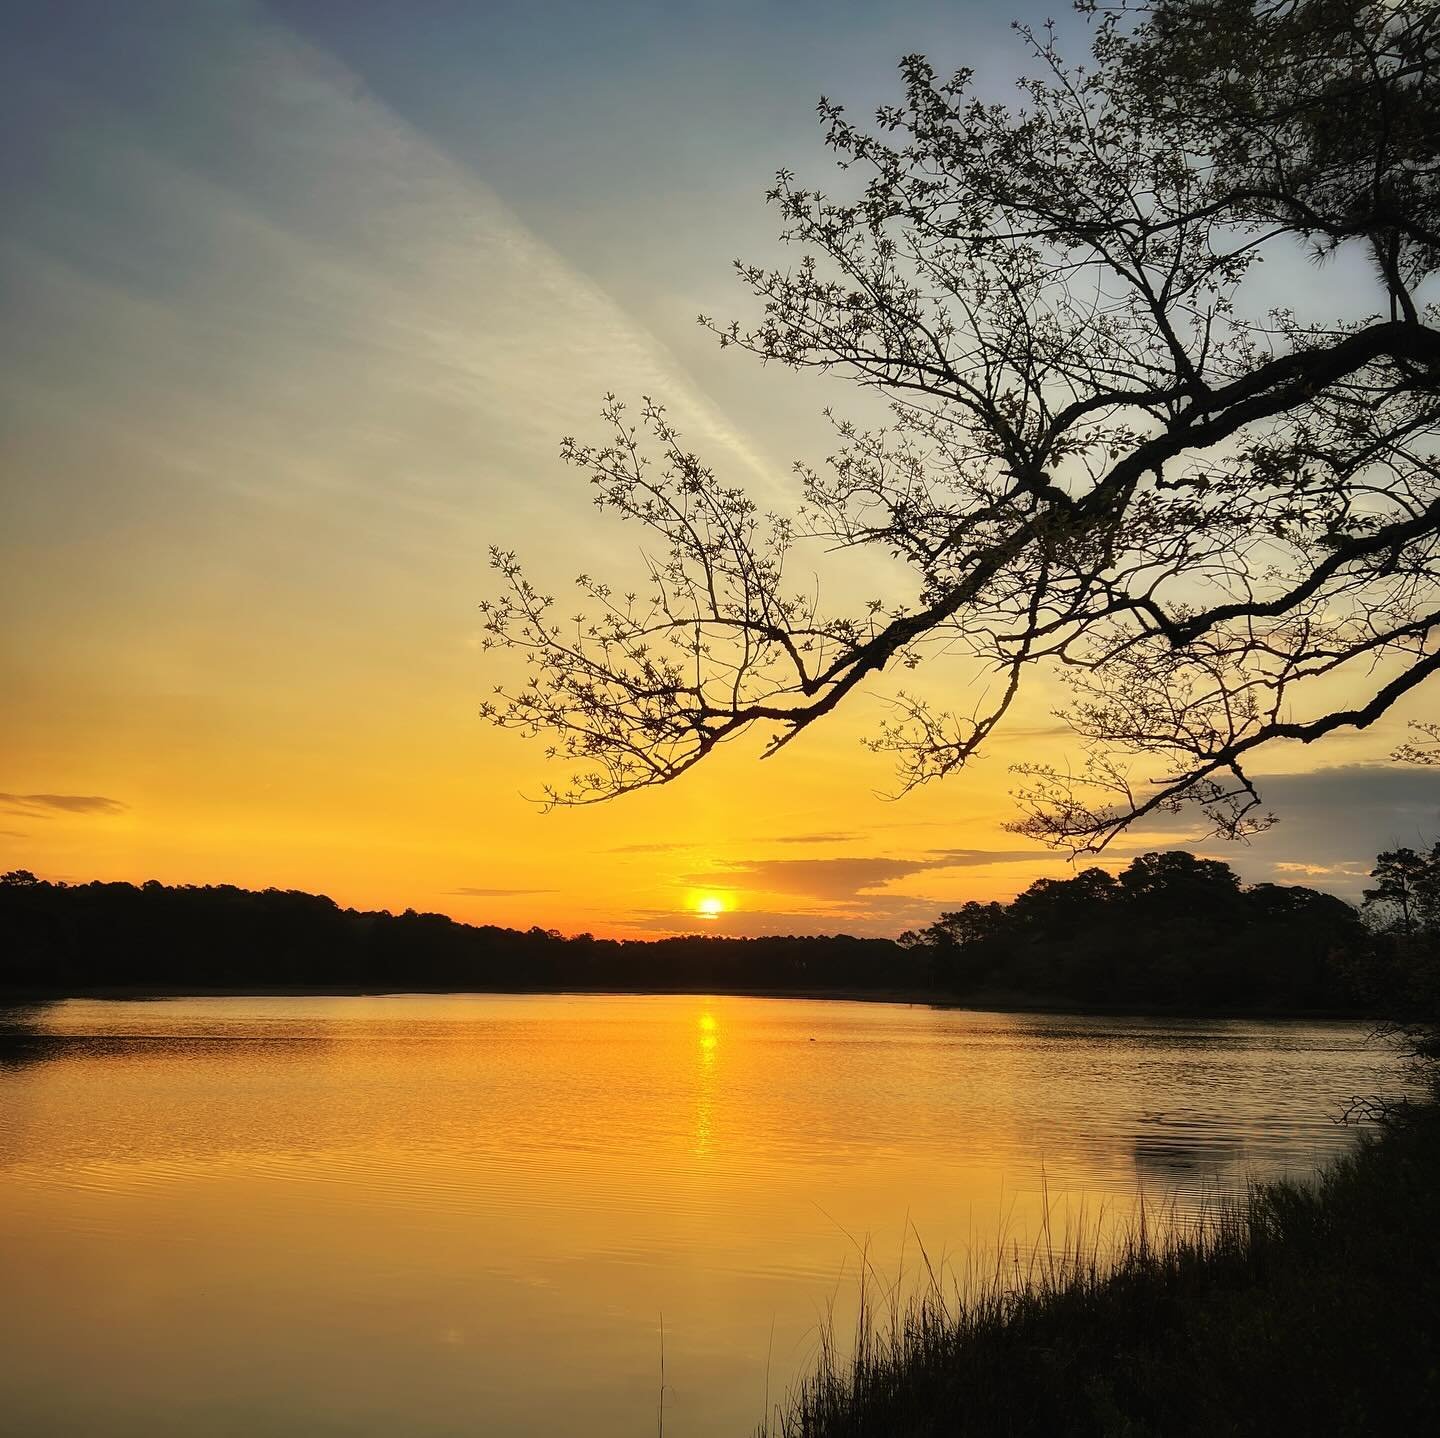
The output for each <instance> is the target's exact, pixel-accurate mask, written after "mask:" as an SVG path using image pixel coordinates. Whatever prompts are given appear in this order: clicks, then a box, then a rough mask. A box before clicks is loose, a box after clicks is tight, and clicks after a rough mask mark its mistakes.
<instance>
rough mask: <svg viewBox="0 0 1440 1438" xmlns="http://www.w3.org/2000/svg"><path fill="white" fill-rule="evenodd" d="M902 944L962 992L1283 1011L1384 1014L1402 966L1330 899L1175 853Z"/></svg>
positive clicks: (1050, 888) (1070, 882)
mask: <svg viewBox="0 0 1440 1438" xmlns="http://www.w3.org/2000/svg"><path fill="white" fill-rule="evenodd" d="M900 942H901V945H902V946H903V947H904V948H905V949H906V950H907V951H908V952H909V953H910V954H912V955H918V956H920V957H921V958H922V959H923V960H924V962H925V964H926V966H927V971H928V973H929V976H930V981H931V982H932V983H933V984H934V985H935V986H936V987H937V988H942V989H945V990H947V991H950V992H954V993H959V994H969V995H972V996H975V995H984V996H987V997H992V998H996V999H1001V998H1003V997H1005V996H1008V995H1015V996H1019V997H1030V996H1043V997H1046V998H1052V999H1056V1000H1059V1001H1069V1002H1083V1003H1086V1004H1096V1005H1107V1004H1113V1005H1124V1006H1146V1005H1154V1006H1160V1007H1167V1008H1193V1009H1238V1010H1245V1009H1261V1010H1272V1011H1282V1012H1283V1011H1285V1010H1306V1009H1310V1010H1314V1009H1325V1010H1335V1011H1347V1010H1355V1011H1360V1010H1364V1009H1369V1008H1372V1007H1376V1006H1388V1003H1389V999H1390V995H1391V994H1392V993H1393V991H1394V990H1395V988H1396V985H1397V982H1398V980H1397V974H1396V968H1397V964H1398V963H1400V962H1402V958H1403V956H1401V955H1400V954H1399V953H1398V951H1397V945H1396V944H1395V943H1394V942H1393V940H1392V939H1391V937H1390V936H1389V935H1388V934H1386V933H1385V932H1383V931H1382V930H1381V929H1379V928H1377V927H1376V926H1374V925H1369V924H1366V923H1365V922H1364V920H1363V919H1362V917H1361V915H1360V913H1359V912H1358V911H1357V910H1355V909H1354V908H1352V907H1351V906H1350V905H1349V904H1347V903H1345V901H1344V900H1343V899H1338V898H1336V897H1335V896H1334V895H1333V894H1325V893H1321V892H1319V891H1317V890H1315V889H1308V888H1303V887H1301V886H1299V885H1290V884H1252V885H1248V886H1247V885H1244V884H1242V883H1241V882H1240V878H1239V876H1238V875H1237V874H1236V873H1235V871H1234V870H1233V869H1231V868H1230V866H1229V865H1228V864H1224V863H1221V862H1220V861H1218V860H1215V859H1198V858H1196V857H1195V856H1194V855H1193V854H1187V853H1183V852H1169V853H1154V854H1142V855H1141V856H1140V857H1139V858H1137V859H1136V860H1134V862H1133V863H1131V865H1130V866H1129V867H1128V868H1127V869H1125V870H1124V872H1122V873H1120V874H1112V873H1109V872H1107V871H1106V870H1104V869H1098V868H1091V869H1085V870H1083V871H1082V872H1081V873H1079V874H1077V875H1076V876H1075V877H1074V878H1072V879H1039V880H1037V881H1036V882H1035V883H1033V884H1032V885H1031V886H1030V887H1029V888H1028V889H1026V890H1025V892H1024V893H1022V894H1020V895H1018V896H1017V897H1016V898H1015V899H1014V900H1013V901H1012V902H1011V903H1009V904H1001V903H988V904H985V903H975V902H972V903H968V904H965V905H963V906H962V907H961V908H959V909H957V910H955V911H953V912H951V913H947V914H942V915H941V917H940V918H939V920H938V921H937V922H936V923H934V924H932V925H930V927H928V928H926V929H922V930H919V931H916V932H912V933H908V934H904V935H902V936H901V939H900Z"/></svg>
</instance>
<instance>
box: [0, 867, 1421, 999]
mask: <svg viewBox="0 0 1440 1438" xmlns="http://www.w3.org/2000/svg"><path fill="white" fill-rule="evenodd" d="M1399 852H1400V854H1401V855H1402V856H1403V855H1409V852H1410V851H1408V850H1406V851H1399ZM1394 857H1395V856H1392V855H1382V856H1381V858H1380V860H1379V861H1378V863H1377V869H1376V876H1377V877H1378V878H1380V879H1381V883H1380V887H1379V888H1378V889H1377V890H1374V891H1371V895H1370V898H1371V904H1370V905H1369V906H1368V907H1369V908H1370V910H1371V912H1370V913H1369V918H1370V922H1368V923H1367V922H1366V920H1365V918H1363V917H1362V915H1361V913H1360V912H1359V911H1357V910H1356V909H1354V908H1352V907H1351V906H1350V905H1349V904H1347V903H1345V902H1344V901H1343V900H1341V899H1338V898H1336V897H1335V896H1334V895H1332V894H1325V893H1320V892H1318V891H1317V890H1314V889H1309V888H1303V887H1300V886H1296V885H1284V884H1254V885H1244V884H1242V883H1241V882H1240V879H1239V877H1238V876H1237V875H1236V874H1235V872H1234V871H1233V870H1232V869H1230V867H1229V866H1228V865H1226V864H1223V863H1220V862H1218V861H1217V860H1213V859H1199V858H1196V857H1195V856H1194V855H1192V854H1187V853H1182V852H1170V853H1154V854H1144V855H1142V856H1140V857H1139V858H1137V859H1136V860H1135V861H1134V862H1133V863H1131V864H1130V866H1129V867H1128V868H1127V869H1125V870H1124V871H1123V872H1122V873H1119V874H1111V873H1108V872H1107V871H1105V870H1103V869H1098V868H1092V869H1086V870H1084V871H1083V872H1081V873H1079V874H1077V875H1076V876H1075V877H1074V878H1071V879H1058V880H1057V879H1040V880H1038V881H1037V882H1035V883H1034V884H1032V885H1031V886H1030V887H1029V888H1028V889H1026V890H1025V892H1024V893H1022V894H1020V895H1019V896H1018V897H1017V898H1015V899H1014V900H1013V901H1012V902H1011V903H1008V904H1003V903H973V902H972V903H968V904H965V905H963V906H962V907H961V908H959V909H957V910H955V911H953V912H951V913H946V914H942V915H941V916H940V918H939V919H938V920H937V921H936V922H935V923H934V924H932V925H930V926H929V927H928V928H925V929H922V930H919V931H917V932H913V933H908V934H904V935H902V936H901V938H900V940H899V941H898V942H893V941H891V940H889V939H859V938H852V937H848V936H844V935H838V936H833V937H823V938H812V937H805V938H797V937H777V938H755V939H740V938H717V937H710V936H705V935H691V936H688V937H682V938H670V939H657V940H615V939H596V938H593V937H591V936H590V935H588V934H583V935H580V936H578V937H571V938H567V937H564V936H562V935H560V934H558V933H556V932H554V931H553V930H548V929H540V928H531V929H527V930H523V931H521V930H517V929H505V928H499V927H496V926H494V925H489V924H484V925H471V924H462V923H457V922H456V921H455V920H453V919H451V918H448V917H447V916H445V915H444V914H422V913H416V912H415V911H413V910H410V909H407V910H406V911H405V912H404V913H402V914H390V913H386V912H365V911H360V910H356V909H342V908H341V907H340V906H339V905H338V904H336V903H335V902H334V901H333V900H331V899H328V898H326V897H324V896H323V895H317V894H306V893H299V892H296V891H293V890H279V889H265V890H260V891H252V890H247V889H240V888H236V887H234V886H233V885H228V884H222V885H217V886H207V887H196V886H188V885H182V886H175V887H169V886H166V885H163V884H159V883H156V882H154V881H153V880H152V881H151V882H149V883H146V884H141V885H138V886H136V885H133V884H106V883H91V884H54V883H47V882H44V881H42V880H37V879H36V878H35V877H34V876H33V875H31V874H29V873H26V872H24V871H17V872H14V873H11V874H6V875H3V876H0V989H8V990H10V991H12V992H14V991H30V992H42V993H70V992H77V991H82V990H86V989H107V988H122V989H123V988H151V989H180V990H187V989H188V990H194V989H286V988H319V989H330V988H333V989H347V988H357V989H389V990H395V989H427V988H428V989H454V990H466V989H472V990H487V989H491V990H525V989H541V990H545V989H551V990H553V989H640V990H644V989H654V990H664V989H706V990H721V991H723V990H746V989H754V990H780V991H786V990H789V991H812V992H827V991H828V992H855V993H883V992H890V993H900V992H908V993H916V994H930V995H934V996H935V997H937V998H953V999H956V1000H960V1001H965V1000H970V1001H976V1002H994V1003H1004V1002H1007V1001H1014V1002H1028V1003H1035V1004H1042V1005H1043V1004H1047V1003H1059V1004H1078V1005H1086V1006H1094V1007H1101V1008H1103V1007H1107V1006H1111V1007H1127V1008H1157V1009H1179V1010H1187V1009H1188V1010H1197V1011H1198V1010H1211V1011H1235V1012H1245V1011H1254V1012H1272V1013H1283V1012H1287V1011H1290V1012H1303V1011H1312V1012H1313V1011H1320V1010H1323V1011H1330V1012H1357V1013H1358V1012H1366V1011H1379V1010H1384V1011H1386V1012H1387V1013H1391V1014H1393V1013H1395V1012H1396V1010H1397V995H1400V994H1402V993H1404V992H1407V991H1412V990H1418V989H1419V988H1421V987H1428V988H1433V987H1434V983H1433V978H1434V974H1435V972H1436V970H1437V967H1440V965H1437V961H1436V957H1435V956H1436V954H1437V953H1440V850H1437V852H1436V854H1435V855H1433V856H1422V857H1421V858H1420V859H1418V860H1417V863H1419V864H1420V865H1421V866H1422V868H1423V865H1424V864H1427V863H1428V864H1432V865H1433V868H1434V873H1433V874H1432V873H1431V872H1430V870H1428V869H1427V870H1424V872H1420V871H1418V870H1416V868H1415V866H1413V865H1412V866H1411V867H1410V868H1408V869H1405V868H1403V865H1402V869H1403V873H1402V874H1401V876H1400V878H1398V879H1397V878H1396V876H1395V864H1394V863H1393V862H1392V861H1393V859H1394ZM1386 875H1388V876H1389V877H1388V878H1387V877H1385V876H1386ZM1432 879H1433V880H1434V887H1433V898H1432V891H1431V889H1430V888H1428V887H1427V885H1428V884H1429V883H1430V881H1431V880H1432ZM1397 886H1398V887H1397ZM1397 892H1398V893H1399V899H1398V901H1397V898H1396V894H1397ZM1432 920H1433V922H1432ZM1422 975H1423V976H1426V978H1425V984H1424V985H1422V984H1421V983H1420V976H1422Z"/></svg>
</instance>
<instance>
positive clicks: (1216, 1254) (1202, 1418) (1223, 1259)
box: [757, 1106, 1440, 1438]
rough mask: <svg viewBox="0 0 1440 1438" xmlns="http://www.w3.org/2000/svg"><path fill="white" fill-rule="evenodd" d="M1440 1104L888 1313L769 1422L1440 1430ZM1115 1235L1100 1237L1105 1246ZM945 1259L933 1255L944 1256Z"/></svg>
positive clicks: (859, 1427)
mask: <svg viewBox="0 0 1440 1438" xmlns="http://www.w3.org/2000/svg"><path fill="white" fill-rule="evenodd" d="M1437 1194H1440V1109H1437V1108H1435V1107H1434V1106H1425V1107H1421V1108H1416V1109H1413V1110H1411V1111H1409V1112H1408V1113H1407V1114H1406V1115H1404V1116H1403V1117H1402V1118H1399V1119H1397V1120H1395V1121H1392V1122H1391V1123H1389V1124H1388V1125H1387V1126H1386V1127H1385V1128H1384V1129H1382V1130H1381V1131H1380V1132H1379V1133H1378V1134H1375V1135H1372V1136H1369V1137H1367V1138H1366V1139H1365V1140H1363V1141H1362V1142H1361V1143H1360V1144H1359V1145H1357V1147H1356V1149H1355V1150H1354V1151H1353V1152H1352V1153H1351V1154H1349V1155H1347V1156H1346V1157H1344V1158H1342V1159H1340V1160H1338V1161H1336V1162H1335V1163H1333V1164H1332V1165H1331V1166H1329V1167H1328V1168H1326V1169H1325V1170H1323V1171H1322V1172H1321V1173H1320V1174H1319V1175H1318V1176H1317V1177H1316V1178H1315V1179H1314V1180H1313V1181H1311V1182H1309V1183H1294V1182H1282V1183H1272V1184H1265V1185H1258V1186H1256V1187H1254V1188H1252V1190H1251V1192H1250V1194H1249V1196H1248V1198H1247V1199H1246V1200H1245V1201H1243V1202H1240V1203H1237V1204H1233V1205H1231V1206H1229V1207H1226V1208H1223V1209H1220V1210H1218V1211H1217V1212H1215V1213H1214V1214H1213V1215H1211V1216H1210V1217H1208V1218H1206V1219H1204V1220H1202V1221H1201V1223H1200V1224H1199V1225H1198V1227H1194V1228H1191V1229H1189V1230H1182V1229H1177V1228H1172V1227H1169V1226H1164V1227H1161V1226H1159V1225H1156V1224H1155V1223H1154V1222H1153V1220H1149V1221H1147V1220H1146V1218H1145V1217H1144V1215H1143V1213H1142V1215H1141V1216H1140V1217H1139V1219H1138V1220H1137V1221H1136V1223H1135V1224H1133V1225H1132V1226H1131V1227H1130V1228H1129V1230H1128V1231H1127V1232H1126V1233H1124V1234H1123V1235H1122V1236H1121V1238H1120V1239H1119V1241H1118V1243H1116V1244H1115V1245H1114V1246H1110V1245H1104V1246H1102V1245H1101V1244H1100V1242H1099V1240H1098V1239H1097V1238H1095V1237H1094V1236H1093V1235H1092V1236H1091V1237H1090V1238H1089V1239H1083V1240H1078V1241H1071V1242H1068V1243H1066V1242H1062V1243H1061V1244H1059V1245H1058V1246H1055V1247H1052V1246H1051V1245H1050V1244H1049V1243H1048V1242H1042V1243H1041V1244H1040V1245H1038V1246H1037V1247H1036V1249H1035V1250H1033V1251H1032V1252H1031V1253H1030V1255H1029V1256H1028V1259H1018V1261H1017V1257H1016V1255H1014V1254H1013V1253H1012V1254H1011V1255H1010V1257H1009V1258H1008V1259H1007V1260H1006V1261H1005V1262H1003V1263H1001V1264H999V1265H997V1267H996V1268H995V1270H994V1271H993V1272H992V1273H989V1274H987V1275H986V1276H985V1277H984V1279H983V1280H982V1281H980V1282H978V1283H976V1282H970V1283H967V1284H964V1285H961V1286H958V1287H956V1288H955V1290H954V1291H951V1292H946V1291H944V1290H943V1288H942V1285H941V1282H940V1281H939V1279H938V1278H937V1277H936V1275H935V1274H934V1273H933V1271H931V1272H930V1274H929V1283H928V1285H927V1286H926V1288H925V1289H924V1291H923V1292H921V1293H920V1294H919V1295H917V1296H916V1297H915V1298H913V1299H912V1300H910V1301H909V1302H908V1303H905V1304H903V1305H902V1304H898V1303H892V1304H891V1305H890V1306H889V1307H888V1309H886V1310H883V1311H878V1312H877V1310H876V1307H875V1306H874V1305H873V1304H870V1303H867V1302H865V1301H863V1300H862V1313H861V1317H860V1321H859V1325H858V1330H857V1338H856V1343H855V1346H854V1350H853V1352H852V1353H851V1354H849V1355H848V1356H846V1355H843V1354H842V1353H841V1350H840V1346H839V1345H838V1344H837V1343H836V1341H835V1339H834V1335H833V1330H832V1331H830V1332H828V1333H826V1334H824V1335H822V1341H821V1352H820V1358H819V1363H818V1366H817V1368H816V1369H815V1371H814V1372H813V1373H812V1374H811V1376H810V1377H809V1378H808V1379H806V1380H805V1381H804V1382H803V1383H802V1384H800V1385H799V1386H798V1387H797V1388H796V1389H794V1390H793V1391H792V1392H791V1393H790V1394H789V1395H788V1396H787V1399H786V1401H785V1403H784V1404H783V1405H782V1406H781V1407H780V1409H779V1410H778V1411H777V1412H776V1413H775V1414H773V1415H771V1417H770V1420H769V1421H768V1422H767V1423H766V1424H762V1426H761V1427H760V1428H759V1429H758V1430H757V1438H861V1435H864V1438H882V1435H883V1438H939V1435H945V1438H955V1435H964V1434H984V1435H987V1438H989V1435H1003V1434H1037V1435H1038V1434H1045V1435H1072V1434H1073V1435H1089V1434H1097V1435H1098V1434H1105V1435H1116V1438H1149V1435H1156V1438H1159V1435H1165V1438H1171V1435H1184V1434H1197V1435H1198V1434H1204V1435H1207V1438H1210V1435H1223V1434H1277V1433H1303V1434H1325V1435H1331V1434H1334V1435H1345V1434H1404V1433H1411V1432H1427V1431H1429V1432H1440V1230H1437V1222H1440V1204H1437ZM1102 1248H1103V1251H1102ZM927 1266H928V1261H927Z"/></svg>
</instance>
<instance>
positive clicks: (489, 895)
mask: <svg viewBox="0 0 1440 1438" xmlns="http://www.w3.org/2000/svg"><path fill="white" fill-rule="evenodd" d="M450 892H451V893H452V894H465V895H467V896H468V897H470V898H472V899H513V898H516V897H518V896H519V895H521V894H555V893H559V890H558V889H475V888H468V887H467V888H463V889H451V890H450Z"/></svg>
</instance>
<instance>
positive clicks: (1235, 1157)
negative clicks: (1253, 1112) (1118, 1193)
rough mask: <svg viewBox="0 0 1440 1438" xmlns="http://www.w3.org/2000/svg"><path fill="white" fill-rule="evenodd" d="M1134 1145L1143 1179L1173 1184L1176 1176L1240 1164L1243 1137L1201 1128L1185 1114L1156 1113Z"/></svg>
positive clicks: (1217, 1172) (1219, 1171) (1137, 1169)
mask: <svg viewBox="0 0 1440 1438" xmlns="http://www.w3.org/2000/svg"><path fill="white" fill-rule="evenodd" d="M1144 1122H1145V1124H1146V1125H1147V1126H1146V1128H1145V1129H1143V1130H1142V1131H1141V1132H1140V1133H1139V1134H1137V1135H1136V1138H1135V1142H1134V1144H1133V1146H1132V1157H1133V1159H1134V1162H1135V1172H1136V1174H1137V1175H1138V1176H1139V1177H1140V1179H1141V1180H1142V1181H1143V1180H1145V1179H1155V1180H1157V1181H1158V1182H1160V1183H1166V1184H1173V1183H1174V1181H1175V1180H1176V1179H1177V1178H1194V1177H1203V1176H1209V1175H1215V1176H1218V1175H1220V1174H1222V1173H1223V1172H1224V1171H1225V1170H1227V1169H1232V1168H1234V1167H1235V1166H1236V1165H1238V1164H1239V1163H1240V1162H1241V1160H1242V1159H1243V1158H1244V1155H1245V1142H1244V1140H1243V1139H1242V1138H1241V1137H1240V1136H1238V1135H1237V1134H1233V1133H1221V1132H1217V1131H1214V1130H1202V1129H1199V1128H1197V1127H1196V1126H1195V1121H1194V1120H1193V1118H1189V1117H1186V1116H1184V1115H1174V1116H1172V1115H1168V1114H1163V1113H1162V1114H1154V1115H1150V1116H1148V1117H1147V1118H1146V1119H1145V1120H1144Z"/></svg>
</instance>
